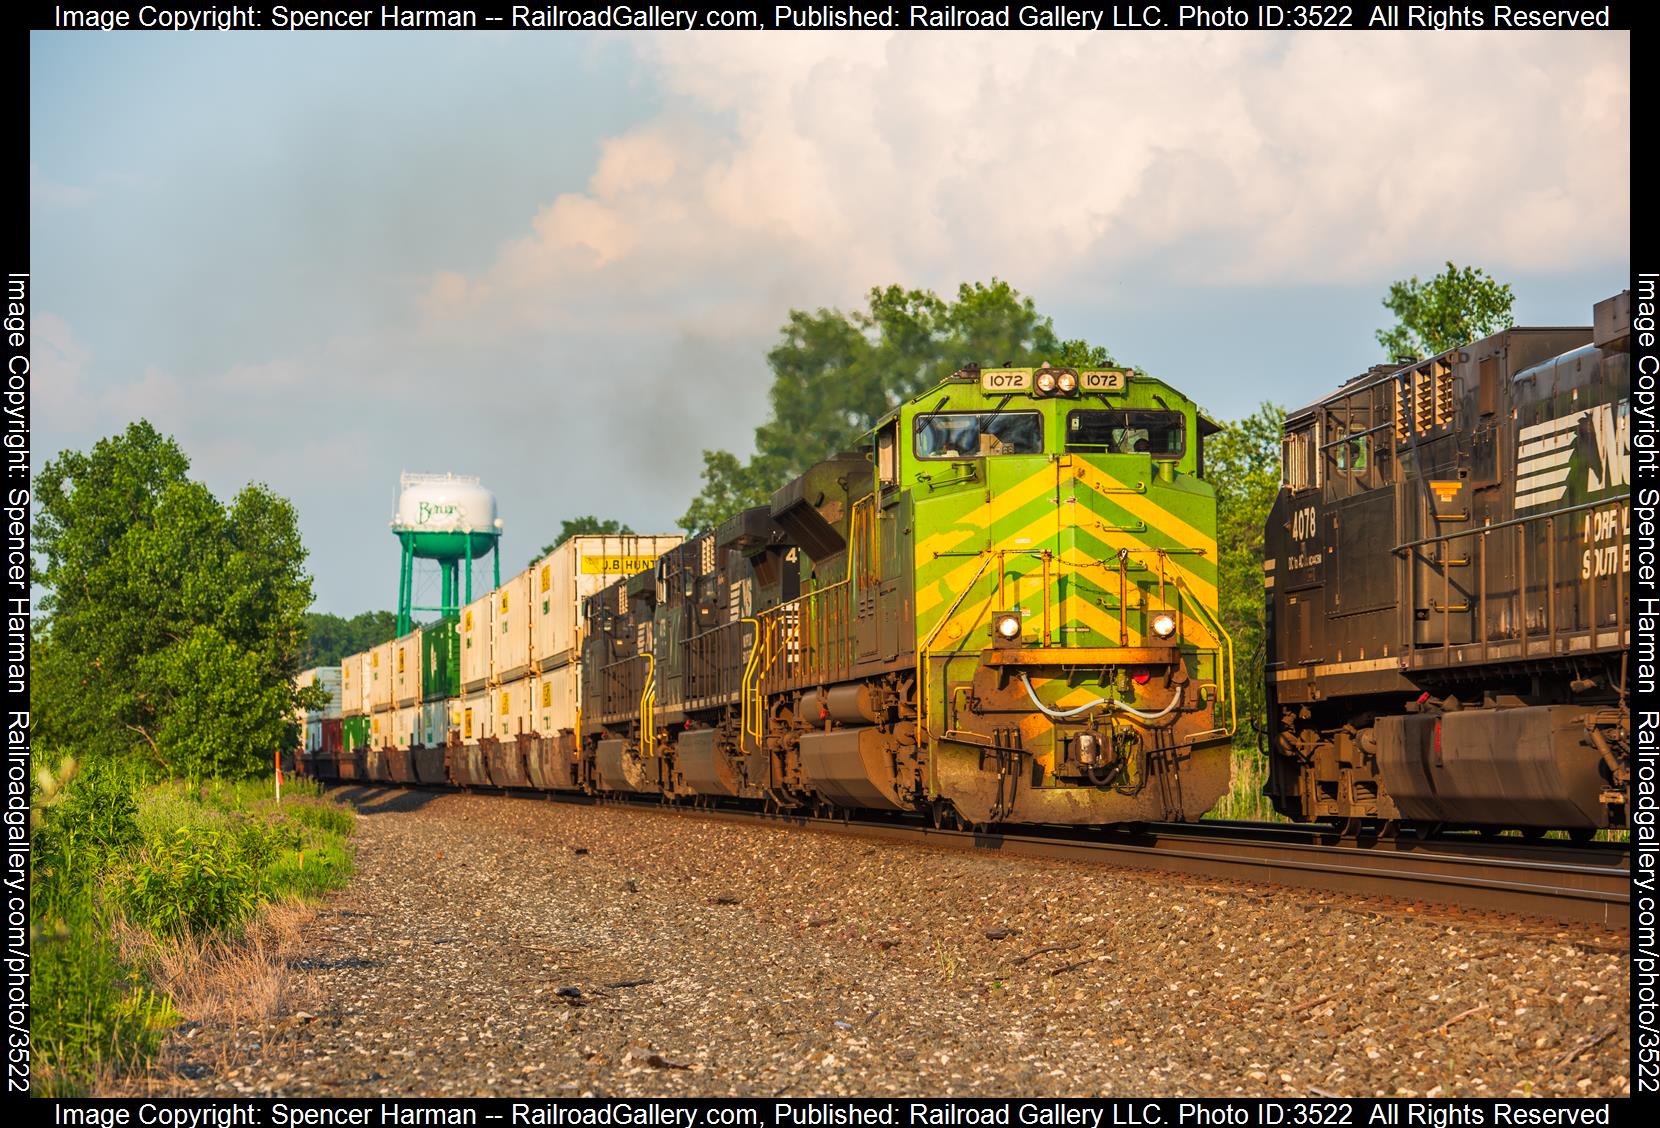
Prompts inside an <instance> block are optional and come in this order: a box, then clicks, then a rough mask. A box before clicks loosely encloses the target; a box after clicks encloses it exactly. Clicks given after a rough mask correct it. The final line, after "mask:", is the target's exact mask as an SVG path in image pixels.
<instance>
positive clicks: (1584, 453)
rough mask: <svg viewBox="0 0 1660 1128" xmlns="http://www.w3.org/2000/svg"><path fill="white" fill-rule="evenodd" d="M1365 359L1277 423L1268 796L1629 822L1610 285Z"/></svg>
mask: <svg viewBox="0 0 1660 1128" xmlns="http://www.w3.org/2000/svg"><path fill="white" fill-rule="evenodd" d="M1593 320H1594V325H1593V326H1592V327H1590V328H1577V329H1549V328H1514V329H1507V330H1505V331H1504V332H1502V333H1498V334H1496V335H1494V336H1491V337H1488V338H1486V339H1485V340H1481V341H1477V342H1475V343H1473V344H1469V345H1465V346H1463V347H1461V348H1458V349H1453V350H1451V351H1449V352H1445V353H1442V354H1441V355H1439V356H1434V357H1430V358H1429V359H1427V360H1423V361H1418V362H1414V363H1411V364H1407V365H1404V366H1401V365H1386V366H1380V367H1376V368H1373V369H1371V370H1370V371H1368V372H1366V373H1363V374H1362V375H1360V376H1357V377H1355V378H1354V379H1352V380H1350V381H1349V382H1348V383H1346V384H1344V385H1343V386H1342V387H1341V388H1339V389H1338V390H1337V391H1336V392H1334V393H1333V394H1331V395H1329V396H1326V397H1325V398H1323V399H1321V400H1319V401H1317V402H1315V403H1313V404H1310V405H1309V406H1307V407H1305V408H1302V409H1300V410H1298V411H1294V412H1292V413H1290V414H1289V415H1288V416H1287V417H1286V420H1285V430H1284V442H1283V448H1282V449H1283V473H1282V480H1281V487H1280V492H1279V496H1278V498H1277V500H1276V502H1275V504H1274V507H1273V511H1272V515H1271V517H1270V519H1269V521H1268V526H1267V529H1266V531H1265V537H1264V557H1265V558H1264V561H1263V567H1264V569H1265V583H1266V587H1267V614H1268V632H1267V633H1268V655H1267V658H1268V686H1267V690H1268V702H1269V755H1270V778H1269V782H1268V787H1267V790H1268V794H1269V795H1270V797H1271V798H1272V800H1273V803H1274V805H1275V807H1276V808H1277V809H1278V810H1280V811H1281V812H1282V813H1284V814H1286V815H1288V816H1290V817H1292V818H1294V819H1307V820H1330V821H1334V822H1338V823H1341V824H1343V825H1345V826H1347V827H1351V828H1354V827H1358V826H1365V825H1367V824H1371V823H1377V824H1385V825H1387V824H1389V823H1398V822H1405V823H1409V824H1411V825H1412V826H1413V828H1415V829H1416V830H1419V831H1433V830H1435V829H1436V828H1443V827H1447V828H1450V827H1478V828H1483V829H1487V830H1497V829H1502V828H1507V827H1516V828H1526V829H1527V830H1529V831H1530V832H1537V831H1541V830H1543V829H1546V828H1564V829H1567V830H1569V831H1570V833H1571V834H1573V835H1575V836H1580V837H1586V836H1589V835H1591V834H1593V833H1594V832H1595V831H1597V830H1598V829H1601V828H1605V827H1620V826H1624V825H1626V820H1627V815H1628V812H1629V810H1630V795H1631V710H1630V703H1629V699H1628V697H1627V688H1628V687H1627V677H1628V667H1627V651H1628V648H1629V646H1630V641H1631V633H1630V629H1631V625H1630V618H1629V613H1628V608H1627V602H1628V583H1629V571H1630V556H1629V541H1628V539H1627V538H1628V532H1629V522H1630V512H1631V488H1630V481H1629V464H1630V432H1629V415H1628V413H1629V408H1630V394H1631V368H1630V331H1631V303H1630V294H1629V292H1626V293H1622V294H1619V295H1617V296H1615V297H1613V298H1610V299H1608V300H1607V301H1604V302H1600V303H1598V304H1597V305H1596V307H1595V310H1594V318H1593Z"/></svg>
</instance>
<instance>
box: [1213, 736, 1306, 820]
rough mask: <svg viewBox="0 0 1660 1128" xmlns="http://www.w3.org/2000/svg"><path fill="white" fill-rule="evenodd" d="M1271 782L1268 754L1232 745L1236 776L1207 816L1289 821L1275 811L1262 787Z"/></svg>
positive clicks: (1243, 746) (1244, 746)
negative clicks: (1269, 778) (1269, 780)
mask: <svg viewBox="0 0 1660 1128" xmlns="http://www.w3.org/2000/svg"><path fill="white" fill-rule="evenodd" d="M1267 783H1268V757H1267V756H1265V755H1263V754H1262V752H1260V751H1259V750H1257V749H1256V748H1252V747H1249V746H1246V745H1242V744H1236V745H1234V747H1233V776H1232V779H1231V781H1230V782H1229V785H1228V792H1227V794H1226V795H1224V796H1222V798H1221V800H1220V801H1218V802H1217V804H1216V806H1214V807H1212V808H1211V809H1210V810H1209V811H1207V812H1206V813H1205V816H1204V817H1205V818H1207V819H1237V820H1242V821H1249V822H1286V821H1288V820H1287V819H1286V818H1285V816H1284V815H1281V814H1280V813H1279V812H1278V811H1276V810H1274V805H1273V803H1271V802H1269V800H1268V796H1266V795H1264V794H1263V793H1262V789H1263V788H1264V787H1265V786H1267Z"/></svg>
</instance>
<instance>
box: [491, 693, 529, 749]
mask: <svg viewBox="0 0 1660 1128" xmlns="http://www.w3.org/2000/svg"><path fill="white" fill-rule="evenodd" d="M531 680H532V679H530V678H516V679H514V680H513V681H510V682H504V683H502V684H501V685H499V686H496V687H495V691H494V692H495V699H494V701H493V702H492V704H493V705H494V706H495V712H494V715H493V717H492V720H493V722H494V724H493V726H492V729H491V731H492V732H494V733H495V736H496V739H497V740H512V739H513V738H514V737H516V736H518V735H519V734H520V733H521V732H529V731H531V721H530V700H531V698H530V690H531Z"/></svg>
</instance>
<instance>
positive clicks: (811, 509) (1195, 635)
mask: <svg viewBox="0 0 1660 1128" xmlns="http://www.w3.org/2000/svg"><path fill="white" fill-rule="evenodd" d="M1215 430H1216V427H1215V425H1214V424H1211V423H1209V422H1208V421H1207V420H1206V419H1205V418H1204V417H1203V416H1202V415H1201V414H1200V413H1199V411H1198V410H1197V407H1196V406H1195V405H1194V403H1193V402H1192V401H1191V400H1189V399H1188V398H1187V397H1185V396H1183V395H1181V394H1180V393H1179V392H1178V391H1176V390H1175V389H1173V388H1171V387H1169V386H1168V385H1166V384H1164V383H1163V382H1162V381H1159V380H1157V379H1154V378H1152V377H1149V376H1146V375H1145V374H1142V373H1139V372H1135V371H1130V370H1124V369H1110V370H1087V371H1079V370H1074V369H1069V368H1053V367H1048V366H1042V367H1039V368H1008V367H1005V368H988V369H980V368H977V367H969V368H965V369H963V370H962V371H960V372H957V373H955V374H954V375H952V376H951V377H949V378H948V379H946V380H945V381H943V382H942V383H941V384H939V385H938V386H936V387H934V388H932V389H930V390H929V391H927V392H925V393H923V394H922V395H919V396H917V397H915V398H913V399H911V400H910V401H908V402H906V403H904V404H901V405H900V406H899V407H897V408H895V409H894V410H893V411H892V412H890V413H889V414H888V415H887V416H886V417H885V418H883V419H882V420H880V421H879V422H878V423H877V425H876V426H875V427H874V428H873V429H872V430H871V431H870V432H869V433H868V434H867V435H866V436H865V437H864V438H863V440H862V441H861V443H860V445H859V448H858V449H857V450H855V451H852V452H849V453H846V454H843V455H839V456H837V457H835V458H832V459H829V460H827V461H825V462H823V463H821V464H819V465H817V466H815V467H813V468H812V469H810V470H809V471H807V473H805V474H804V475H802V476H801V477H800V478H798V479H796V480H795V481H793V482H791V483H789V484H788V485H786V486H784V487H783V488H782V489H780V490H779V491H778V492H777V493H775V494H774V495H773V496H772V498H771V500H770V503H769V504H767V505H764V506H759V507H756V508H753V509H750V510H747V511H745V512H743V513H741V514H739V515H737V516H736V517H734V518H732V519H731V520H729V521H727V522H726V523H725V524H723V525H721V526H720V527H719V528H717V529H714V530H711V531H709V532H707V533H705V534H703V535H701V536H699V537H697V538H695V539H694V540H691V541H689V542H686V543H684V544H679V543H673V542H662V541H656V542H653V543H652V545H651V546H650V548H649V549H648V550H627V549H625V550H623V551H621V552H618V553H616V554H614V555H615V561H614V567H615V571H616V572H617V573H618V574H619V575H618V576H617V577H615V578H611V577H607V579H609V580H610V582H609V583H608V586H605V587H604V588H603V589H601V590H598V591H595V592H593V594H591V595H589V596H588V597H587V598H586V600H585V601H584V602H583V603H582V604H581V605H580V606H581V607H582V620H581V623H580V630H578V629H575V628H576V624H573V629H572V631H571V632H570V634H569V636H568V639H567V640H566V641H564V642H560V641H555V640H553V639H551V637H550V638H549V639H548V640H542V639H541V638H539V637H538V636H537V635H536V633H535V629H534V627H532V626H531V625H529V624H530V620H529V619H528V618H526V617H525V616H526V615H527V614H530V613H533V612H534V613H552V614H563V613H564V612H563V611H557V610H556V611H552V612H550V610H549V607H550V605H549V604H547V603H546V602H544V601H542V599H541V596H542V594H543V593H546V592H547V591H548V590H549V589H548V584H549V583H550V582H551V581H550V575H551V573H552V571H553V570H554V568H555V564H556V562H555V561H554V560H552V559H551V558H550V560H549V561H547V562H544V563H543V564H541V565H539V566H538V567H536V568H532V569H531V570H530V571H529V572H527V573H525V574H524V575H522V576H520V577H515V578H514V579H512V580H509V581H508V582H507V583H506V584H504V585H503V586H502V588H501V589H499V590H498V591H496V592H493V593H491V594H490V595H489V596H487V597H486V598H485V599H483V600H480V601H479V602H478V603H477V604H475V605H472V606H470V607H468V608H466V609H465V610H464V611H463V612H462V616H461V621H460V622H459V623H440V624H438V625H437V626H436V627H435V628H426V630H437V631H440V632H445V631H454V632H455V634H456V635H457V636H458V637H459V639H460V657H459V665H460V677H459V679H458V680H457V681H455V682H453V683H451V684H449V685H447V686H443V687H439V692H438V694H437V695H435V694H434V693H433V692H432V687H431V686H429V687H428V688H427V690H426V691H425V692H424V693H423V696H424V697H425V698H426V699H427V702H428V704H429V705H433V704H437V705H438V706H439V707H440V708H441V709H442V710H443V713H444V716H445V717H446V718H447V720H446V723H445V724H444V726H443V729H442V740H441V741H439V739H438V736H439V734H438V732H437V731H435V730H434V729H433V728H432V727H431V726H427V725H415V726H411V725H409V724H407V723H406V724H397V723H391V724H387V725H386V726H385V727H384V728H383V727H381V724H380V723H379V722H377V720H376V718H377V717H381V716H386V715H390V714H391V712H392V711H393V710H394V709H396V708H398V706H397V704H396V701H395V700H394V699H392V698H390V697H388V696H386V695H384V694H382V693H381V692H380V691H379V690H378V689H377V688H376V685H377V683H376V682H375V681H374V679H375V677H376V673H375V671H376V669H377V668H378V667H377V665H376V663H377V662H379V661H381V660H382V659H381V658H380V657H378V656H379V655H380V653H381V652H380V651H378V650H377V651H375V652H371V653H370V654H369V655H367V656H362V655H358V656H352V657H350V658H348V659H346V661H345V662H344V663H343V664H342V687H343V693H344V695H345V709H344V712H345V713H346V714H347V716H346V720H345V739H344V742H343V748H342V751H341V752H340V753H339V754H338V755H337V756H335V757H334V758H333V759H332V760H331V759H329V758H328V757H327V756H319V757H317V758H316V759H315V760H314V763H315V764H316V765H317V766H318V768H319V770H320V772H321V773H323V774H326V775H331V776H332V777H334V778H341V779H349V778H368V779H377V780H387V781H392V780H393V779H394V774H393V773H394V772H396V771H398V770H399V767H400V764H401V762H402V761H401V760H400V758H399V756H398V755H397V754H394V753H393V750H396V749H400V748H406V749H407V754H408V756H409V758H410V760H411V762H412V763H413V765H414V769H413V770H414V774H415V776H416V778H417V779H418V780H421V781H424V782H440V781H439V780H437V779H429V774H428V773H429V772H431V771H432V770H434V769H435V768H436V767H437V765H438V764H439V763H440V762H441V764H442V767H443V775H444V781H445V782H450V783H453V784H456V785H460V786H493V787H536V788H545V789H550V790H564V789H579V790H586V791H591V792H599V793H607V794H651V795H658V796H661V797H664V798H665V799H668V800H671V801H687V802H700V803H709V802H721V801H726V802H735V803H750V804H768V805H772V806H774V807H779V808H790V809H810V808H814V807H816V808H819V809H836V810H844V811H850V810H877V811H886V812H890V813H893V812H897V813H905V814H915V815H921V816H926V817H931V818H933V819H934V820H936V821H937V822H940V823H958V822H961V823H966V824H971V825H987V824H991V823H1073V824H1078V823H1115V822H1126V821H1137V820H1147V819H1181V818H1196V817H1198V816H1199V815H1201V814H1203V813H1204V812H1205V811H1206V810H1208V809H1209V808H1210V807H1211V806H1212V805H1213V804H1214V803H1215V801H1216V800H1217V798H1219V796H1220V795H1221V794H1222V792H1223V791H1224V790H1225V789H1226V787H1227V785H1228V778H1229V749H1230V746H1231V738H1232V731H1233V727H1234V719H1233V698H1232V692H1231V691H1232V686H1231V677H1232V654H1231V649H1230V644H1229V642H1228V640H1227V638H1226V635H1225V633H1224V632H1223V631H1222V629H1221V626H1220V624H1219V621H1218V617H1217V589H1216V584H1217V571H1216V531H1215V530H1216V515H1215V494H1214V491H1213V490H1212V488H1211V487H1210V485H1209V484H1208V483H1207V482H1206V481H1205V480H1204V469H1203V466H1204V463H1203V443H1204V439H1205V437H1206V436H1207V435H1208V434H1211V433H1213V432H1214V431H1215ZM567 554H568V555H570V556H571V558H572V559H579V560H586V559H587V556H586V555H585V554H584V550H583V549H582V548H581V547H580V546H579V545H574V546H573V547H572V548H570V549H568V550H567ZM556 555H557V554H556ZM556 586H557V585H556ZM565 590H566V589H564V588H561V589H560V591H561V592H563V591H565ZM556 594H557V593H556ZM554 604H556V605H557V606H558V607H559V608H564V609H566V610H568V609H569V608H570V607H571V603H570V601H569V600H568V599H556V600H555V601H554ZM538 607H540V612H535V609H536V608H538ZM393 645H394V646H396V645H397V644H393ZM550 648H552V649H550ZM578 654H579V655H580V658H579V660H577V661H572V655H578ZM386 660H388V661H390V660H392V659H390V658H388V659H386ZM354 671H355V673H354ZM354 679H355V687H356V688H355V690H354ZM354 692H355V693H356V697H355V698H354V696H353V694H354ZM405 708H407V706H405ZM364 719H367V721H368V726H367V728H366V729H365V728H364V727H363V726H362V723H361V722H362V721H363V720H364ZM354 722H356V724H354ZM406 734H407V735H406ZM405 741H408V742H409V743H407V744H405V743H404V742H405ZM440 749H441V756H440ZM423 763H426V764H427V765H428V766H429V767H428V771H427V772H423V770H422V769H421V767H420V765H421V764H423Z"/></svg>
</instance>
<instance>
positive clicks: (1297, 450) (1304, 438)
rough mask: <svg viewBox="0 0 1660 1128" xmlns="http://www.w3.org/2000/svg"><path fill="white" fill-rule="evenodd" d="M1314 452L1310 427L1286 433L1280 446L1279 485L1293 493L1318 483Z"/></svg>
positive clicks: (1316, 460)
mask: <svg viewBox="0 0 1660 1128" xmlns="http://www.w3.org/2000/svg"><path fill="white" fill-rule="evenodd" d="M1316 453H1317V452H1316V450H1315V446H1314V431H1313V429H1312V428H1310V429H1307V430H1303V431H1293V432H1292V433H1291V434H1289V435H1287V436H1286V437H1285V441H1284V442H1283V443H1282V444H1281V446H1280V485H1281V486H1283V487H1284V488H1285V489H1288V490H1290V491H1291V492H1293V493H1296V492H1297V491H1299V490H1306V489H1312V488H1313V487H1314V486H1316V485H1318V484H1319V483H1318V482H1317V481H1316V478H1315V473H1316V469H1317V467H1318V465H1319V462H1318V459H1317V458H1316V457H1315V456H1316Z"/></svg>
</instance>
